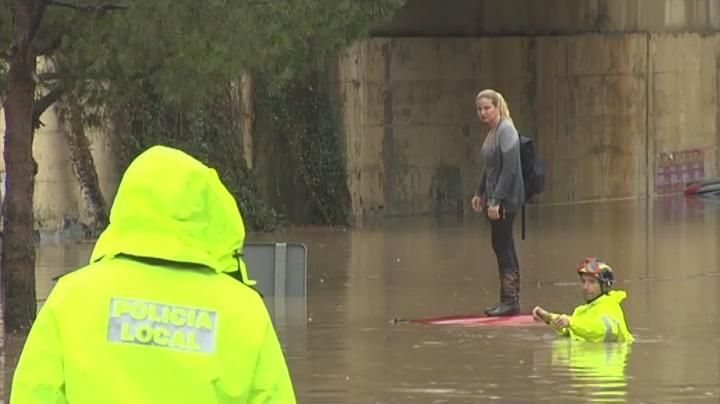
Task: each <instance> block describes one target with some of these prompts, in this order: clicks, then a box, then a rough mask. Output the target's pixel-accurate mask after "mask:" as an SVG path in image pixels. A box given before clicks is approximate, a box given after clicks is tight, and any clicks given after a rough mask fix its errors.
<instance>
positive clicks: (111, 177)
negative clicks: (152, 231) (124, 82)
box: [0, 108, 121, 232]
mask: <svg viewBox="0 0 720 404" xmlns="http://www.w3.org/2000/svg"><path fill="white" fill-rule="evenodd" d="M0 115H2V116H1V117H0V133H3V134H4V133H5V126H4V112H3V111H2V110H1V109H0ZM40 120H41V121H42V122H43V123H44V126H43V127H42V128H41V129H39V130H38V131H37V132H36V133H35V140H34V142H33V157H34V158H35V161H36V162H37V163H38V173H37V175H36V176H35V195H34V208H35V222H36V223H37V227H38V228H39V229H40V230H42V231H46V232H47V231H55V230H58V229H60V228H61V226H62V221H63V218H67V219H69V220H71V221H73V222H78V221H79V222H83V223H87V222H88V219H89V215H88V211H87V204H86V202H85V199H84V197H83V195H82V193H81V192H80V187H79V185H78V182H77V180H76V179H75V175H74V174H73V171H72V165H71V161H70V152H69V149H68V146H67V141H66V140H65V135H64V132H63V131H64V130H66V128H65V126H64V124H63V123H62V122H60V121H58V116H57V114H56V113H55V110H54V108H49V109H48V110H46V111H45V113H44V114H43V115H42V117H41V118H40ZM87 136H88V138H89V139H90V142H91V151H92V155H93V158H94V160H95V167H96V169H97V172H98V179H99V181H100V188H101V190H102V192H103V196H104V197H105V200H106V201H108V202H112V200H113V198H114V197H115V192H116V191H117V185H118V183H119V180H120V175H121V173H119V172H118V170H117V167H116V162H115V158H114V155H113V154H112V152H111V151H110V149H109V147H108V144H107V142H106V135H105V134H103V133H102V132H101V131H99V130H87ZM3 147H4V142H0V153H2V152H3ZM0 173H2V174H3V178H4V173H5V161H4V159H0ZM2 189H3V191H2V192H3V194H4V193H5V186H4V184H3V186H2ZM108 206H109V204H108Z"/></svg>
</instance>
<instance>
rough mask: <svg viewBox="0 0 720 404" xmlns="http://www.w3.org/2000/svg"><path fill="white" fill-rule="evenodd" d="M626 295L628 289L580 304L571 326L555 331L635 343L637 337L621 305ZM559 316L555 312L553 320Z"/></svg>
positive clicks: (588, 338)
mask: <svg viewBox="0 0 720 404" xmlns="http://www.w3.org/2000/svg"><path fill="white" fill-rule="evenodd" d="M626 297H627V293H626V292H625V291H624V290H611V291H610V292H609V293H607V294H604V295H601V296H600V297H598V298H597V299H595V300H593V301H592V302H590V303H587V304H583V305H580V306H578V307H576V308H575V310H573V314H572V316H570V326H568V327H565V328H561V329H559V330H558V329H555V331H557V332H558V333H559V334H561V335H564V336H567V337H570V338H572V339H574V340H581V341H589V342H632V341H633V340H634V338H633V336H632V334H631V333H630V330H628V327H627V323H626V322H625V314H624V313H623V309H622V307H621V306H620V303H621V302H622V301H623V300H625V298H626ZM557 316H558V314H551V321H552V320H554V319H555V318H556V317H557Z"/></svg>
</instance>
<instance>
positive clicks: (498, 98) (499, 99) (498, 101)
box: [475, 88, 512, 121]
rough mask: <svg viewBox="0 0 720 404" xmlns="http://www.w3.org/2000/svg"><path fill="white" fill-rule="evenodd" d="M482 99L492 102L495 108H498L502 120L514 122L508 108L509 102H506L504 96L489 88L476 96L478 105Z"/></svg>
mask: <svg viewBox="0 0 720 404" xmlns="http://www.w3.org/2000/svg"><path fill="white" fill-rule="evenodd" d="M481 98H486V99H488V100H490V102H492V104H493V105H494V106H495V108H497V109H498V111H499V112H500V117H501V118H507V119H509V120H511V121H512V118H511V117H510V108H508V105H507V102H505V98H503V96H502V94H500V93H499V92H497V91H495V90H492V89H489V88H488V89H486V90H482V91H480V92H479V93H478V95H476V96H475V104H476V105H477V103H478V101H480V99H481Z"/></svg>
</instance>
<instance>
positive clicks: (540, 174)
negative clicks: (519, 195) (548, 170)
mask: <svg viewBox="0 0 720 404" xmlns="http://www.w3.org/2000/svg"><path fill="white" fill-rule="evenodd" d="M520 163H521V165H522V176H523V182H524V183H525V203H532V202H534V198H535V195H537V194H539V193H541V192H542V191H544V190H545V169H544V167H543V164H542V162H541V161H540V159H538V158H537V152H536V150H535V142H533V140H532V139H530V138H529V137H527V136H522V135H521V136H520Z"/></svg>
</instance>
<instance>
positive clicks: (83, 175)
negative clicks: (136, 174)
mask: <svg viewBox="0 0 720 404" xmlns="http://www.w3.org/2000/svg"><path fill="white" fill-rule="evenodd" d="M68 107H69V111H68V118H69V119H68V121H69V123H70V130H66V131H64V132H65V137H66V139H67V144H68V148H69V149H70V160H71V161H72V167H73V172H74V173H75V178H77V180H78V184H80V190H81V191H82V193H83V196H84V197H85V202H86V203H87V207H88V209H89V210H90V217H91V219H92V223H91V224H90V228H91V229H92V230H93V233H94V234H96V235H97V234H99V233H100V231H102V229H104V228H105V227H106V226H107V224H108V211H107V204H106V203H105V198H103V195H102V190H101V189H100V181H99V180H98V176H97V171H96V170H95V162H94V160H93V156H92V153H91V152H90V141H89V140H88V138H87V136H85V125H84V124H83V118H82V107H80V104H79V103H78V100H77V99H76V98H75V96H74V95H72V94H71V95H70V96H69V97H68Z"/></svg>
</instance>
